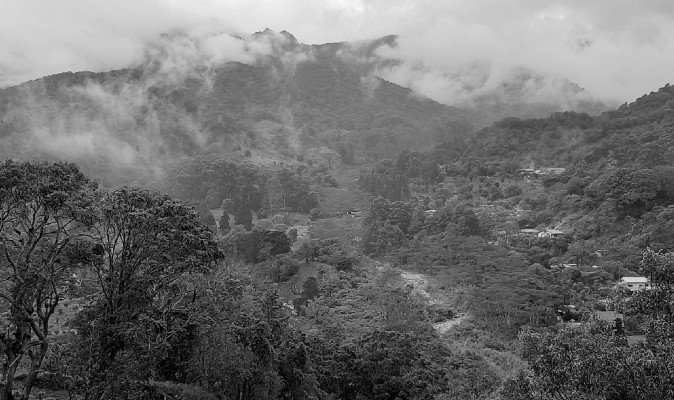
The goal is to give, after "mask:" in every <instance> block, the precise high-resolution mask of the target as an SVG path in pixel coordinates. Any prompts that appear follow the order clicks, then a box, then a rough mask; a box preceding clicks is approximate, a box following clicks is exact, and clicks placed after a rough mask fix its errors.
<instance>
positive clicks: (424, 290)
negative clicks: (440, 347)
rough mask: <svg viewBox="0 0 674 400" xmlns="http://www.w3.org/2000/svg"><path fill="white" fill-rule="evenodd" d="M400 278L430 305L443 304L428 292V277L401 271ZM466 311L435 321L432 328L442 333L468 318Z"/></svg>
mask: <svg viewBox="0 0 674 400" xmlns="http://www.w3.org/2000/svg"><path fill="white" fill-rule="evenodd" d="M400 278H401V279H402V280H403V281H405V283H406V284H407V285H409V286H411V287H412V293H416V294H418V295H420V296H422V297H423V298H425V299H426V300H427V301H428V304H430V305H443V304H445V303H444V302H443V301H442V300H441V299H439V298H437V296H432V295H431V294H430V293H429V292H428V279H429V278H428V277H427V276H426V275H424V274H420V273H417V272H409V271H402V272H401V273H400ZM470 317H471V316H470V314H468V313H460V314H457V315H455V316H454V318H452V319H448V320H446V321H442V322H436V323H435V324H433V329H435V331H436V332H438V333H439V334H443V333H445V332H447V331H449V330H450V329H452V328H454V327H455V326H457V325H459V324H460V323H461V322H463V321H465V320H468V319H469V318H470Z"/></svg>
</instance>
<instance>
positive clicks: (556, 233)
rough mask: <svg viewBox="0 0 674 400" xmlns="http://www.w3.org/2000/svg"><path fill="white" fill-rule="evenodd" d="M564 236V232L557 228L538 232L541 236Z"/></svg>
mask: <svg viewBox="0 0 674 400" xmlns="http://www.w3.org/2000/svg"><path fill="white" fill-rule="evenodd" d="M561 236H564V232H562V231H558V230H557V229H546V230H545V231H543V232H539V233H538V237H541V238H556V237H561Z"/></svg>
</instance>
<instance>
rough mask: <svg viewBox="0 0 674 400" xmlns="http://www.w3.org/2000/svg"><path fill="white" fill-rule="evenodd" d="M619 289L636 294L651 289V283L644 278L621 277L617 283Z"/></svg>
mask: <svg viewBox="0 0 674 400" xmlns="http://www.w3.org/2000/svg"><path fill="white" fill-rule="evenodd" d="M618 286H619V287H623V288H625V289H627V290H629V291H630V292H638V291H641V290H645V289H650V288H651V282H650V281H649V279H648V278H646V277H644V276H623V277H622V278H620V282H619V283H618Z"/></svg>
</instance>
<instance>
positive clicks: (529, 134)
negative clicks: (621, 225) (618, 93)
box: [464, 85, 674, 169]
mask: <svg viewBox="0 0 674 400" xmlns="http://www.w3.org/2000/svg"><path fill="white" fill-rule="evenodd" d="M464 156H465V159H466V162H468V163H473V164H474V165H483V166H487V165H493V166H494V168H496V169H498V168H501V167H496V165H505V164H509V165H512V166H515V165H516V168H525V167H528V166H529V165H531V164H534V165H535V166H542V167H554V166H559V167H568V166H571V165H574V164H578V163H586V164H587V165H597V166H598V167H600V168H603V167H605V166H614V167H625V166H627V167H631V168H654V167H657V166H663V165H672V160H674V89H673V88H672V87H671V86H669V85H667V86H665V87H662V88H660V89H659V90H658V91H657V92H651V93H650V94H647V95H644V96H642V97H640V98H639V99H637V100H636V101H634V102H632V103H630V104H623V105H622V106H621V107H619V108H618V109H616V110H613V111H608V112H605V113H602V114H601V115H598V116H594V117H592V116H589V115H588V114H584V113H574V112H563V113H555V114H552V115H551V116H550V117H548V118H539V119H519V118H506V119H503V120H501V121H499V122H496V123H495V124H494V125H492V126H491V127H488V128H484V129H482V130H480V131H478V132H476V133H475V135H473V136H472V137H471V139H470V140H469V142H468V149H467V151H466V153H465V155H464Z"/></svg>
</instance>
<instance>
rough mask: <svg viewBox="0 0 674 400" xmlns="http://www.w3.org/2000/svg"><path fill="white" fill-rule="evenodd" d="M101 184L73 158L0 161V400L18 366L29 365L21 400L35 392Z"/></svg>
mask: <svg viewBox="0 0 674 400" xmlns="http://www.w3.org/2000/svg"><path fill="white" fill-rule="evenodd" d="M95 189H96V184H95V183H93V182H91V181H90V180H89V179H88V178H87V177H85V176H84V175H83V174H82V173H81V172H80V171H79V170H78V169H77V167H76V166H75V165H74V164H62V163H57V164H46V163H39V164H36V163H28V162H25V163H15V162H11V161H7V162H5V163H4V164H2V165H0V273H1V274H2V281H3V282H5V283H3V285H2V286H1V287H0V299H1V300H2V301H3V302H4V303H5V305H6V306H8V307H9V310H10V312H9V321H6V323H8V327H7V329H6V331H5V332H3V333H0V343H1V345H2V351H3V353H4V356H5V360H4V364H3V375H2V386H3V387H2V390H1V391H0V399H2V400H5V399H12V398H13V395H12V388H13V383H14V377H15V374H16V371H17V367H18V366H19V364H20V363H21V361H22V359H23V357H24V355H28V357H29V359H30V365H29V367H28V371H29V372H28V376H27V378H26V381H25V384H24V388H23V391H22V393H21V399H24V400H27V399H28V398H29V396H30V393H31V391H32V388H33V385H34V383H35V379H36V378H37V374H38V372H39V370H40V366H41V364H42V361H43V360H44V357H45V354H46V353H47V350H48V348H49V335H50V318H51V316H52V315H53V314H54V311H55V310H56V307H57V305H58V304H59V302H60V301H61V299H62V298H63V296H64V292H65V290H66V286H67V285H66V284H67V279H68V277H69V276H70V269H71V268H72V267H74V266H76V265H77V264H78V263H79V262H81V261H82V259H81V258H80V257H79V251H78V248H79V246H78V244H80V243H81V242H79V240H78V239H81V238H82V235H83V234H85V233H86V231H87V229H86V227H87V226H88V225H90V224H91V223H92V222H93V218H92V217H93V212H92V204H93V199H94V192H95Z"/></svg>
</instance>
